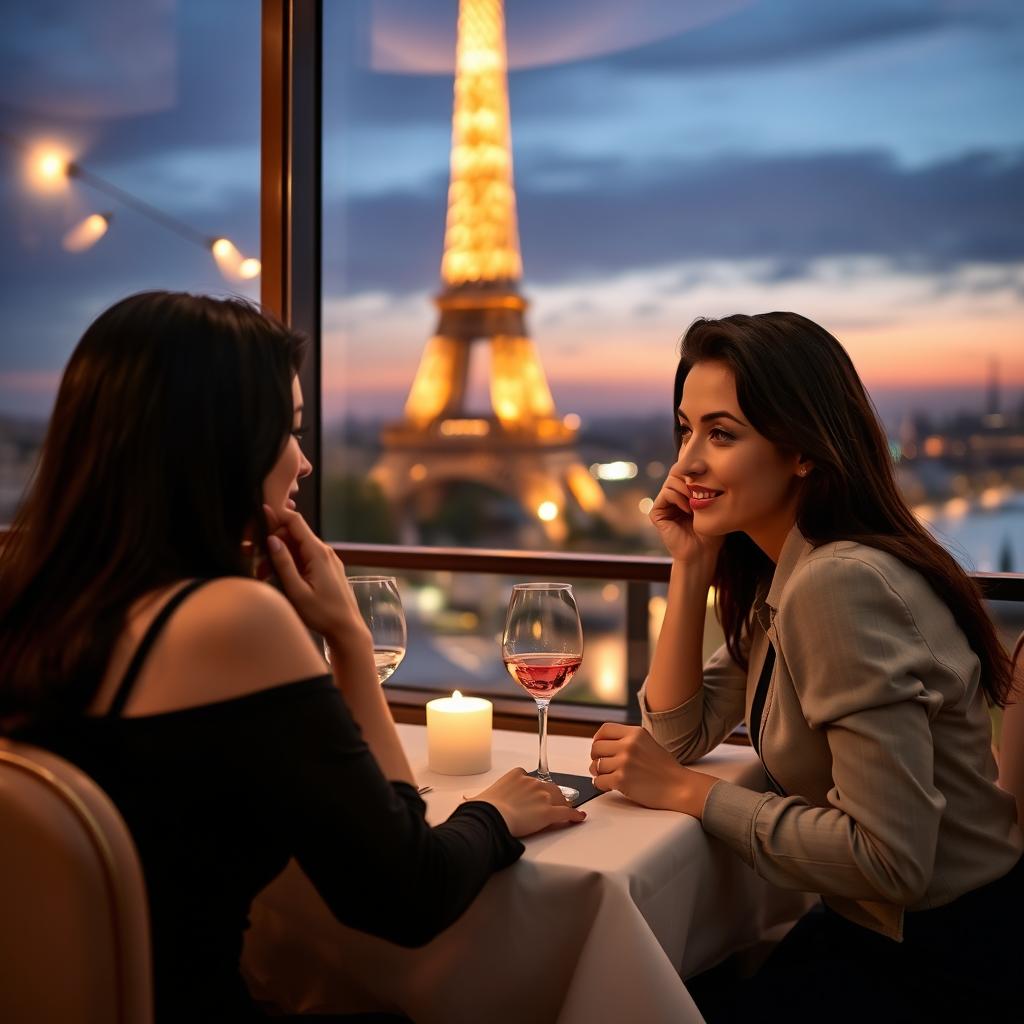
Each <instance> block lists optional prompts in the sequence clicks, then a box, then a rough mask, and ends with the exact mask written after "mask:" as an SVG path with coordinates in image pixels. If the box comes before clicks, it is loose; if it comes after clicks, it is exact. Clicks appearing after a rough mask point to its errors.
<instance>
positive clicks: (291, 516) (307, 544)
mask: <svg viewBox="0 0 1024 1024" xmlns="http://www.w3.org/2000/svg"><path fill="white" fill-rule="evenodd" d="M263 513H264V515H265V516H266V519H267V548H268V552H267V553H268V555H269V556H270V561H271V563H272V564H273V566H274V571H275V573H276V574H277V578H278V579H279V580H280V581H281V589H282V590H283V591H284V594H285V596H286V597H287V598H288V600H289V601H290V602H291V604H292V607H293V608H294V609H295V610H296V612H298V614H299V618H301V619H302V621H303V623H304V624H305V625H306V627H307V628H309V629H312V630H314V631H315V632H317V633H319V634H320V635H321V636H323V637H324V638H325V639H326V640H327V642H328V643H329V644H330V645H331V648H332V650H333V649H335V648H336V647H337V648H338V649H339V650H343V649H344V648H345V647H346V646H347V645H348V644H350V643H353V642H360V641H363V642H366V643H370V633H369V630H368V629H367V628H366V624H365V623H364V622H363V619H362V616H361V615H360V614H359V608H358V606H357V605H356V599H355V596H354V595H353V593H352V588H351V587H350V586H349V583H348V580H347V579H346V578H345V566H344V565H343V564H342V561H341V559H340V558H338V556H337V555H336V554H335V553H334V551H333V550H332V549H331V547H330V545H329V544H326V543H324V541H322V540H320V538H319V537H318V536H317V535H316V534H315V533H314V532H313V530H312V529H311V528H310V526H309V524H308V523H307V522H306V520H305V519H303V518H302V516H301V515H300V514H299V513H298V512H296V511H293V510H291V509H286V510H283V511H280V512H274V511H273V510H272V509H271V508H270V506H269V505H264V506H263Z"/></svg>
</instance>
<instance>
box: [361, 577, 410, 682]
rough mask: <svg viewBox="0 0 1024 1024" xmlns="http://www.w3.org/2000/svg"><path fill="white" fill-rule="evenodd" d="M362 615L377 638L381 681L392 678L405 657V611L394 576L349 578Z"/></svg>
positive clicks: (375, 653)
mask: <svg viewBox="0 0 1024 1024" xmlns="http://www.w3.org/2000/svg"><path fill="white" fill-rule="evenodd" d="M348 582H349V585H350V586H351V587H352V593H353V594H354V595H355V599H356V604H357V605H359V614H360V615H362V617H363V621H364V622H365V623H366V625H367V626H369V627H370V633H371V634H372V636H373V660H374V663H375V664H376V666H377V679H378V680H379V681H380V682H381V683H382V684H383V683H384V682H385V681H386V680H388V679H390V678H391V676H392V674H393V673H394V671H395V669H396V668H398V666H399V664H401V661H402V659H403V658H404V657H405V640H406V633H405V612H404V611H403V609H402V598H401V596H400V595H399V593H398V581H397V580H396V579H395V577H394V576H349V578H348Z"/></svg>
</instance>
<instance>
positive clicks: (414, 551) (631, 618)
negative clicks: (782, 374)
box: [331, 542, 1024, 722]
mask: <svg viewBox="0 0 1024 1024" xmlns="http://www.w3.org/2000/svg"><path fill="white" fill-rule="evenodd" d="M331 547H332V548H333V549H334V551H335V553H336V554H337V555H338V557H339V558H341V560H342V561H343V562H345V563H347V564H349V565H359V566H367V567H373V568H375V569H398V570H403V571H406V572H418V571H434V572H463V573H483V574H489V575H497V576H522V577H524V578H526V577H531V576H532V577H536V576H543V577H546V578H553V577H558V578H566V579H601V580H609V581H611V580H618V581H622V582H624V583H625V584H626V637H625V639H626V683H627V696H626V706H625V708H624V712H625V720H626V721H628V722H636V721H639V717H640V708H639V704H638V702H637V699H636V695H637V693H638V692H639V689H640V686H641V685H642V683H643V681H644V677H645V676H646V675H647V669H648V666H649V665H650V657H651V651H650V633H649V618H648V603H649V601H650V597H651V584H652V583H667V582H668V578H669V571H670V570H671V567H672V561H671V559H669V558H664V557H653V556H642V555H605V554H564V553H560V552H559V553H555V552H542V551H497V550H487V549H477V548H433V547H431V548H427V547H400V546H397V545H390V544H348V543H344V542H342V543H334V542H332V544H331ZM970 575H971V577H972V579H974V580H976V581H977V583H978V584H979V586H980V588H981V591H982V593H983V595H984V596H985V598H986V600H990V601H1014V602H1018V601H1019V602H1022V603H1024V574H1022V573H1015V574H1008V573H984V572H976V573H971V574H970ZM395 693H396V698H395V700H396V702H398V703H401V696H400V695H401V693H402V691H395ZM580 712H581V709H580V708H579V707H578V706H570V705H565V704H563V705H561V706H560V707H559V709H558V714H559V717H560V718H563V719H573V718H578V717H580ZM587 717H592V716H587Z"/></svg>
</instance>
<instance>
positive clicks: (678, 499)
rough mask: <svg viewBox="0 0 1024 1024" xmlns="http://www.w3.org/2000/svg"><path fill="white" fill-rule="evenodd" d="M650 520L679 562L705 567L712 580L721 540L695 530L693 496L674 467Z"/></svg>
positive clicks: (663, 485)
mask: <svg viewBox="0 0 1024 1024" xmlns="http://www.w3.org/2000/svg"><path fill="white" fill-rule="evenodd" d="M650 520H651V523H652V524H653V525H654V527H655V528H656V529H657V531H658V533H659V534H660V536H661V541H662V543H663V544H664V545H665V548H666V550H667V551H668V553H669V554H670V555H671V556H672V558H673V559H674V560H675V561H677V562H682V563H684V564H687V565H696V564H699V565H701V566H702V567H703V568H704V570H705V572H706V573H707V575H708V578H709V579H710V575H711V573H713V572H714V568H715V563H716V561H717V559H718V551H719V549H720V548H721V546H722V538H721V537H710V536H707V535H705V534H701V533H698V532H697V531H696V530H695V529H694V519H693V511H692V510H691V508H690V493H689V490H688V489H687V487H686V483H685V481H684V480H683V478H682V477H681V476H680V475H679V473H678V472H676V469H675V467H673V468H672V469H671V470H670V471H669V474H668V476H667V477H666V478H665V483H664V484H662V487H661V490H660V491H659V492H658V496H657V498H655V499H654V504H653V506H651V513H650Z"/></svg>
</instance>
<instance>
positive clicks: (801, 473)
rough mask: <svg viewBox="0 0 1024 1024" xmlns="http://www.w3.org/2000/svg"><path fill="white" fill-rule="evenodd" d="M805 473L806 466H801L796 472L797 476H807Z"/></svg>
mask: <svg viewBox="0 0 1024 1024" xmlns="http://www.w3.org/2000/svg"><path fill="white" fill-rule="evenodd" d="M807 471H808V467H807V466H801V467H800V468H799V469H798V470H797V473H798V474H799V475H800V476H807Z"/></svg>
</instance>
